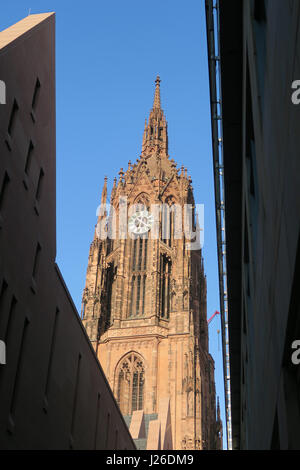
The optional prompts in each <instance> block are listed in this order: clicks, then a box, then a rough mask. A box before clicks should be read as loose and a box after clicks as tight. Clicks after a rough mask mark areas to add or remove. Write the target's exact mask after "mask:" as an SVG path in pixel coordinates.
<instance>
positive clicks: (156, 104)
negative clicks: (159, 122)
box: [153, 75, 161, 109]
mask: <svg viewBox="0 0 300 470" xmlns="http://www.w3.org/2000/svg"><path fill="white" fill-rule="evenodd" d="M160 82H161V79H160V78H159V75H157V77H156V80H155V94H154V103H153V109H160Z"/></svg>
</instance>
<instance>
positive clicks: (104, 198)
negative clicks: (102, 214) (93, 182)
mask: <svg viewBox="0 0 300 470" xmlns="http://www.w3.org/2000/svg"><path fill="white" fill-rule="evenodd" d="M106 197H107V176H105V177H104V185H103V189H102V195H101V204H106Z"/></svg>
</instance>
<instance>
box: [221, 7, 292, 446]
mask: <svg viewBox="0 0 300 470" xmlns="http://www.w3.org/2000/svg"><path fill="white" fill-rule="evenodd" d="M299 41H300V4H299V2H298V1H296V0H295V1H293V0H291V1H286V0H272V1H270V0H268V1H267V0H265V1H263V0H259V1H254V0H244V1H243V2H241V1H240V0H238V1H231V2H227V1H225V0H221V1H220V42H221V54H220V55H221V70H222V72H221V81H222V94H223V131H224V140H223V146H224V166H225V169H224V171H225V196H226V200H225V202H226V235H227V247H226V251H227V267H228V272H227V276H228V305H229V332H230V364H231V390H232V400H231V401H232V426H233V447H234V448H239V447H240V448H249V449H270V448H282V449H285V448H294V449H295V448H300V442H299V437H298V436H299V432H298V429H299V424H300V419H299V417H300V413H299V379H298V377H299V373H298V369H297V366H295V365H293V364H292V362H291V355H292V352H293V350H292V349H291V344H292V341H294V340H295V339H300V329H299V321H298V317H299V294H298V285H299V281H297V279H299V255H298V257H297V252H299V228H300V196H299V188H300V159H299V148H300V132H299V131H300V106H299V105H298V106H297V105H294V104H293V103H292V100H291V96H292V92H293V90H292V88H291V86H292V82H293V81H294V80H299V79H300V54H299V51H300V42H299ZM297 276H298V277H297ZM298 367H299V366H298Z"/></svg>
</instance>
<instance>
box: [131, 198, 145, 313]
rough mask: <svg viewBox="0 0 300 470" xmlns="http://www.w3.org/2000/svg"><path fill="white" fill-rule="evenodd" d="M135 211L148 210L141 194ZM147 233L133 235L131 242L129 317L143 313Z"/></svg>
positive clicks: (137, 199) (136, 202)
mask: <svg viewBox="0 0 300 470" xmlns="http://www.w3.org/2000/svg"><path fill="white" fill-rule="evenodd" d="M134 204H135V208H136V209H137V210H145V209H147V210H148V209H149V198H148V195H147V194H146V193H141V194H140V195H139V196H138V197H137V198H136V201H135V203H134ZM148 243H149V242H148V233H146V234H143V235H134V238H133V239H132V240H131V260H132V262H131V263H132V264H131V273H132V275H131V282H130V285H129V288H130V290H131V292H130V305H129V316H130V317H135V316H142V315H144V313H145V295H146V285H147V258H148Z"/></svg>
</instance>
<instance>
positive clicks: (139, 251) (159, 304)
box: [82, 77, 222, 449]
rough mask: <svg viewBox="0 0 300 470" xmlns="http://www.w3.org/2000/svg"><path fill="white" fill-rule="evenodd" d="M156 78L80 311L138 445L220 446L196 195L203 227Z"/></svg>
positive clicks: (99, 230) (103, 222) (103, 221)
mask: <svg viewBox="0 0 300 470" xmlns="http://www.w3.org/2000/svg"><path fill="white" fill-rule="evenodd" d="M155 83H156V86H155V96H154V103H153V108H152V110H151V111H150V116H149V119H148V122H147V120H146V122H145V130H144V136H143V145H142V152H141V155H140V158H138V159H137V161H136V162H135V163H134V164H131V162H129V164H128V169H127V171H126V172H124V171H123V169H121V171H120V172H119V179H118V181H117V180H116V178H115V180H114V185H113V188H112V192H111V198H110V211H109V210H108V209H107V210H106V208H105V204H106V199H107V181H106V178H105V182H104V187H103V191H102V198H101V207H100V211H99V216H98V224H97V226H96V230H95V236H94V239H93V241H92V243H91V247H90V252H89V259H88V268H87V275H86V285H85V289H84V293H83V299H82V320H83V324H84V326H85V328H86V331H87V334H88V335H89V338H90V340H91V342H92V344H93V346H94V348H95V351H96V353H97V355H98V358H99V360H100V363H101V365H102V367H103V369H104V372H105V374H106V377H107V380H108V382H109V384H110V386H111V389H112V391H113V393H114V395H115V398H116V400H117V402H118V404H119V406H120V409H121V411H122V413H123V415H124V418H125V420H126V421H127V423H128V425H130V430H131V432H132V435H133V438H135V439H137V441H136V442H137V445H138V447H139V448H161V449H166V448H173V449H214V448H220V446H221V438H220V436H221V434H222V430H221V422H220V418H219V413H218V416H216V398H215V385H214V361H213V359H212V357H211V356H210V354H209V352H208V327H207V317H206V278H205V274H204V267H203V258H202V253H201V249H200V245H199V247H198V248H197V249H190V247H189V240H188V239H187V236H186V231H185V229H184V223H185V217H184V216H183V214H184V206H185V205H187V204H189V205H190V207H192V211H191V215H192V216H191V217H190V219H189V220H190V225H189V228H190V229H192V230H193V231H194V232H196V233H198V235H199V227H198V226H197V223H196V222H195V218H196V217H195V213H194V197H193V188H192V182H191V178H190V177H188V176H187V170H186V169H185V168H183V167H182V168H181V170H178V169H177V165H176V163H175V161H174V160H173V159H171V160H170V159H169V155H168V130H167V122H166V119H165V116H164V113H163V110H162V109H161V103H160V78H159V77H157V78H156V81H155ZM175 209H176V210H175ZM126 211H128V217H127V215H126ZM123 214H125V217H123ZM178 214H179V215H181V216H182V217H178V216H177V215H178ZM122 217H123V219H124V220H125V221H127V220H128V227H125V229H124V227H123V225H124V224H123V222H122V220H121V219H122ZM122 224H123V225H122ZM107 231H108V236H107V237H106V236H105V233H106V232H107ZM103 234H104V236H103ZM193 248H195V247H193ZM143 446H144V447H143Z"/></svg>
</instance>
